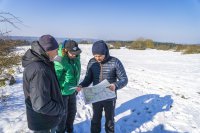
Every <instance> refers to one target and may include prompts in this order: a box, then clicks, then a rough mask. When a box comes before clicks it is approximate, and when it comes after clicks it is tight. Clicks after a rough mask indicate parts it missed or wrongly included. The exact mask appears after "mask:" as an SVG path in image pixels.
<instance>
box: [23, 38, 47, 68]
mask: <svg viewBox="0 0 200 133" xmlns="http://www.w3.org/2000/svg"><path fill="white" fill-rule="evenodd" d="M36 61H43V62H45V63H48V62H50V60H49V58H48V56H47V55H46V53H45V51H44V49H43V48H42V47H41V46H40V45H39V43H38V42H37V41H34V42H32V44H31V49H29V50H27V51H26V53H25V54H24V56H23V57H22V66H23V67H26V66H27V65H29V64H31V63H32V62H36Z"/></svg>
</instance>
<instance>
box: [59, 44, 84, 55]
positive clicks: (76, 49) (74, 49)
mask: <svg viewBox="0 0 200 133" xmlns="http://www.w3.org/2000/svg"><path fill="white" fill-rule="evenodd" d="M63 48H66V49H67V50H68V51H69V52H70V53H72V54H75V55H79V54H80V53H81V52H82V51H81V49H80V48H79V47H78V43H77V42H76V41H74V40H65V41H64V42H63Z"/></svg>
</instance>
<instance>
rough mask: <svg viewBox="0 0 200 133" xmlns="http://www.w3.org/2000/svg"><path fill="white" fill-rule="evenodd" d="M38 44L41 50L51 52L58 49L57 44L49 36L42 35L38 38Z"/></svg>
mask: <svg viewBox="0 0 200 133" xmlns="http://www.w3.org/2000/svg"><path fill="white" fill-rule="evenodd" d="M39 43H40V45H41V46H42V48H43V49H44V50H45V51H46V52H47V51H52V50H55V49H57V48H58V42H57V41H56V39H55V38H54V37H53V36H51V35H43V36H41V37H40V38H39Z"/></svg>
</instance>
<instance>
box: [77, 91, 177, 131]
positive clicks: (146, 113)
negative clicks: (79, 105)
mask: <svg viewBox="0 0 200 133" xmlns="http://www.w3.org/2000/svg"><path fill="white" fill-rule="evenodd" d="M172 104H173V99H172V98H171V96H170V95H166V96H164V97H160V96H159V95H157V94H147V95H143V96H139V97H136V98H134V99H132V100H129V101H127V102H125V103H123V104H121V105H120V106H119V107H117V108H116V109H115V119H116V122H115V132H116V133H131V132H132V131H135V130H136V129H137V128H139V127H140V126H142V125H143V124H144V123H146V122H149V121H152V120H153V117H154V116H155V115H156V114H157V113H159V112H163V111H169V110H170V108H171V107H172ZM104 123H105V117H103V118H102V130H101V132H102V133H105V128H104ZM75 129H76V132H79V133H88V132H90V119H87V120H85V121H83V122H80V123H76V124H75ZM156 131H159V132H158V133H176V132H173V131H167V130H165V129H164V126H162V125H159V126H157V127H155V128H154V129H153V130H152V131H149V132H146V133H154V132H155V133H157V132H156Z"/></svg>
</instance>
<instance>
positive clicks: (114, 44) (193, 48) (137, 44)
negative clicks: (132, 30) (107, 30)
mask: <svg viewBox="0 0 200 133" xmlns="http://www.w3.org/2000/svg"><path fill="white" fill-rule="evenodd" d="M107 43H108V44H109V48H110V49H120V48H121V47H126V48H128V49H135V50H145V49H157V50H173V51H175V52H182V53H183V54H196V53H200V45H192V44H191V45H189V44H187V45H184V44H176V43H167V42H154V41H153V40H151V39H138V40H136V41H107Z"/></svg>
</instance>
